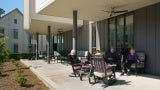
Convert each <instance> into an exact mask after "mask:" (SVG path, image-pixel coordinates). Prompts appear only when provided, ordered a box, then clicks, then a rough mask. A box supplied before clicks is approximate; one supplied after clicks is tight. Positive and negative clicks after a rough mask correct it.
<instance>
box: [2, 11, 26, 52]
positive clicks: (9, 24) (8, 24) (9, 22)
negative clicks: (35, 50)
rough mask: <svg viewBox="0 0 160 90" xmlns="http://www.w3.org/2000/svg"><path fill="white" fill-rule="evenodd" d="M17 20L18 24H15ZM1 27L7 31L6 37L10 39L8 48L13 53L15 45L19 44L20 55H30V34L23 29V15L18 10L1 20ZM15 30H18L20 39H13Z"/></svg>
mask: <svg viewBox="0 0 160 90" xmlns="http://www.w3.org/2000/svg"><path fill="white" fill-rule="evenodd" d="M14 19H17V24H14ZM0 25H1V27H4V29H5V35H6V36H7V37H8V42H7V46H8V48H9V50H10V52H11V53H14V52H13V50H14V49H13V45H14V44H18V50H19V51H18V53H28V34H27V33H26V32H25V31H24V29H23V15H22V14H21V12H20V11H19V10H18V9H14V10H13V11H11V12H9V13H8V14H6V15H5V16H3V17H2V18H1V19H0ZM13 29H18V39H13Z"/></svg>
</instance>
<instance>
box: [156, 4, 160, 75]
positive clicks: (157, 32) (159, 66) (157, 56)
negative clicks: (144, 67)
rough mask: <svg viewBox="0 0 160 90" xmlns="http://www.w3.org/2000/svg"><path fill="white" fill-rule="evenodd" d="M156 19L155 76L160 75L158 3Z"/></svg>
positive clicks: (158, 5)
mask: <svg viewBox="0 0 160 90" xmlns="http://www.w3.org/2000/svg"><path fill="white" fill-rule="evenodd" d="M156 14H157V15H156V17H157V19H156V20H157V21H156V23H157V24H156V50H157V51H156V63H155V65H156V74H157V75H160V70H159V68H160V65H159V64H160V59H159V58H160V57H159V55H160V3H159V4H157V6H156Z"/></svg>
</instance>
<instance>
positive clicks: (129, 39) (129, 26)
mask: <svg viewBox="0 0 160 90" xmlns="http://www.w3.org/2000/svg"><path fill="white" fill-rule="evenodd" d="M125 22H126V27H125V29H126V30H125V44H130V45H132V46H133V15H132V14H131V15H127V16H126V21H125Z"/></svg>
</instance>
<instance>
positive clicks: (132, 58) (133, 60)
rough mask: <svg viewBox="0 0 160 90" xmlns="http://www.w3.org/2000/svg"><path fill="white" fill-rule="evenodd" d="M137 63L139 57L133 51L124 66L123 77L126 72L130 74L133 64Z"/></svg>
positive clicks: (132, 50)
mask: <svg viewBox="0 0 160 90" xmlns="http://www.w3.org/2000/svg"><path fill="white" fill-rule="evenodd" d="M137 62H139V57H138V55H137V54H136V52H135V50H134V49H131V50H130V54H128V56H127V60H126V63H125V64H124V68H123V70H122V74H121V75H124V73H125V72H127V74H129V72H130V67H131V65H132V64H133V63H137ZM125 70H126V71H125Z"/></svg>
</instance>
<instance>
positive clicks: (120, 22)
mask: <svg viewBox="0 0 160 90" xmlns="http://www.w3.org/2000/svg"><path fill="white" fill-rule="evenodd" d="M123 45H124V17H123V16H120V17H118V18H117V49H121V48H123Z"/></svg>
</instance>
